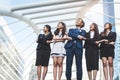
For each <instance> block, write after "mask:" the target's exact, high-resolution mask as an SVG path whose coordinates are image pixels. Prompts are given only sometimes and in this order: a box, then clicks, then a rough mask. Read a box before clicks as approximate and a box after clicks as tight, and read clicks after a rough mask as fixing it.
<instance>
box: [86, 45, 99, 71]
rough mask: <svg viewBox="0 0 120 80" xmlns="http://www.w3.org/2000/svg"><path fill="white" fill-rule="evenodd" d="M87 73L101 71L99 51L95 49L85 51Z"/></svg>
mask: <svg viewBox="0 0 120 80" xmlns="http://www.w3.org/2000/svg"><path fill="white" fill-rule="evenodd" d="M85 57H86V66H87V71H91V70H99V50H98V49H94V48H92V47H91V48H87V49H85Z"/></svg>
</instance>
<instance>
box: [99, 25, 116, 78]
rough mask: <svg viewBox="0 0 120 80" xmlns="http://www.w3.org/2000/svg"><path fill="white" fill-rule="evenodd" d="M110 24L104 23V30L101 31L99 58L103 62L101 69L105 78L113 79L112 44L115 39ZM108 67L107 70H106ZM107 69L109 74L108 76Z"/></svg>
mask: <svg viewBox="0 0 120 80" xmlns="http://www.w3.org/2000/svg"><path fill="white" fill-rule="evenodd" d="M111 30H112V24H111V23H105V25H104V31H103V32H101V34H100V36H101V42H102V43H101V45H100V58H101V60H102V63H103V71H104V76H105V80H108V79H109V80H113V72H114V70H113V59H114V54H115V52H114V48H115V47H114V44H115V41H116V32H112V31H111ZM108 69H109V70H108ZM108 71H109V76H110V78H108Z"/></svg>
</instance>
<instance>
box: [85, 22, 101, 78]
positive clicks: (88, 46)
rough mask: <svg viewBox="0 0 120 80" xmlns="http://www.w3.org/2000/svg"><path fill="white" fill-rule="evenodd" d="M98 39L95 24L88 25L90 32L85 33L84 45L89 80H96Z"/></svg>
mask: <svg viewBox="0 0 120 80" xmlns="http://www.w3.org/2000/svg"><path fill="white" fill-rule="evenodd" d="M99 39H100V36H99V31H98V26H97V24H96V23H92V24H91V25H90V31H89V32H88V33H86V40H85V45H84V47H85V57H86V66H87V71H88V77H89V80H96V75H97V71H98V69H99V47H98V44H99ZM92 73H93V74H92ZM92 76H93V78H92Z"/></svg>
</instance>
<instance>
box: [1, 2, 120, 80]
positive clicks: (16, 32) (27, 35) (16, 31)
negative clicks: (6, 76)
mask: <svg viewBox="0 0 120 80" xmlns="http://www.w3.org/2000/svg"><path fill="white" fill-rule="evenodd" d="M42 1H45V0H0V7H2V6H5V5H7V6H5V7H6V8H9V6H10V7H14V6H17V5H24V4H29V3H33V2H42ZM115 1H117V2H118V1H119V0H115ZM101 6H102V5H101V4H99V5H96V6H94V7H93V8H91V9H90V10H92V11H95V12H100V13H102V12H103V10H102V7H101ZM96 7H97V8H96ZM118 8H119V9H120V5H117V4H116V7H115V11H116V13H115V15H116V17H118V18H120V15H119V14H120V11H117V9H118ZM69 16H72V15H69ZM74 16H75V15H74ZM85 16H86V17H87V18H89V19H91V20H92V21H90V20H88V19H87V18H85V19H84V20H85V22H86V27H87V29H88V30H89V25H90V24H91V23H92V22H96V23H97V24H98V26H99V29H100V31H102V30H103V24H104V23H103V16H102V15H98V14H96V13H93V12H91V11H89V12H88V13H86V14H85ZM55 18H56V17H55ZM4 19H5V20H6V21H7V22H8V23H13V22H16V23H15V24H11V25H9V27H10V29H11V31H12V32H13V35H11V36H10V37H12V36H15V38H16V41H17V43H16V46H17V47H19V49H20V51H21V56H22V57H23V59H24V60H25V71H24V74H23V75H24V76H25V75H26V74H27V73H29V71H30V69H31V66H29V65H30V64H31V62H32V61H33V58H35V55H36V53H35V49H36V45H37V44H36V43H35V41H36V39H37V36H36V34H35V33H34V31H33V29H32V28H31V27H28V25H27V24H26V23H25V22H23V21H19V20H18V19H15V18H10V17H4ZM53 19H54V18H53ZM116 22H117V23H118V24H117V26H116V30H117V32H120V24H119V23H120V20H117V19H116ZM66 23H70V22H69V21H68V22H66ZM51 25H52V26H54V27H56V25H57V23H51ZM40 26H43V25H40ZM32 64H34V63H32ZM25 80H28V75H27V78H26V79H25Z"/></svg>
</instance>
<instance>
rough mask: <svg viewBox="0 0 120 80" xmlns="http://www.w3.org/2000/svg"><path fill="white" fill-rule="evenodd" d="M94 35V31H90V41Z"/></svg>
mask: <svg viewBox="0 0 120 80" xmlns="http://www.w3.org/2000/svg"><path fill="white" fill-rule="evenodd" d="M94 34H95V32H94V31H90V38H91V39H92V38H94Z"/></svg>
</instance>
